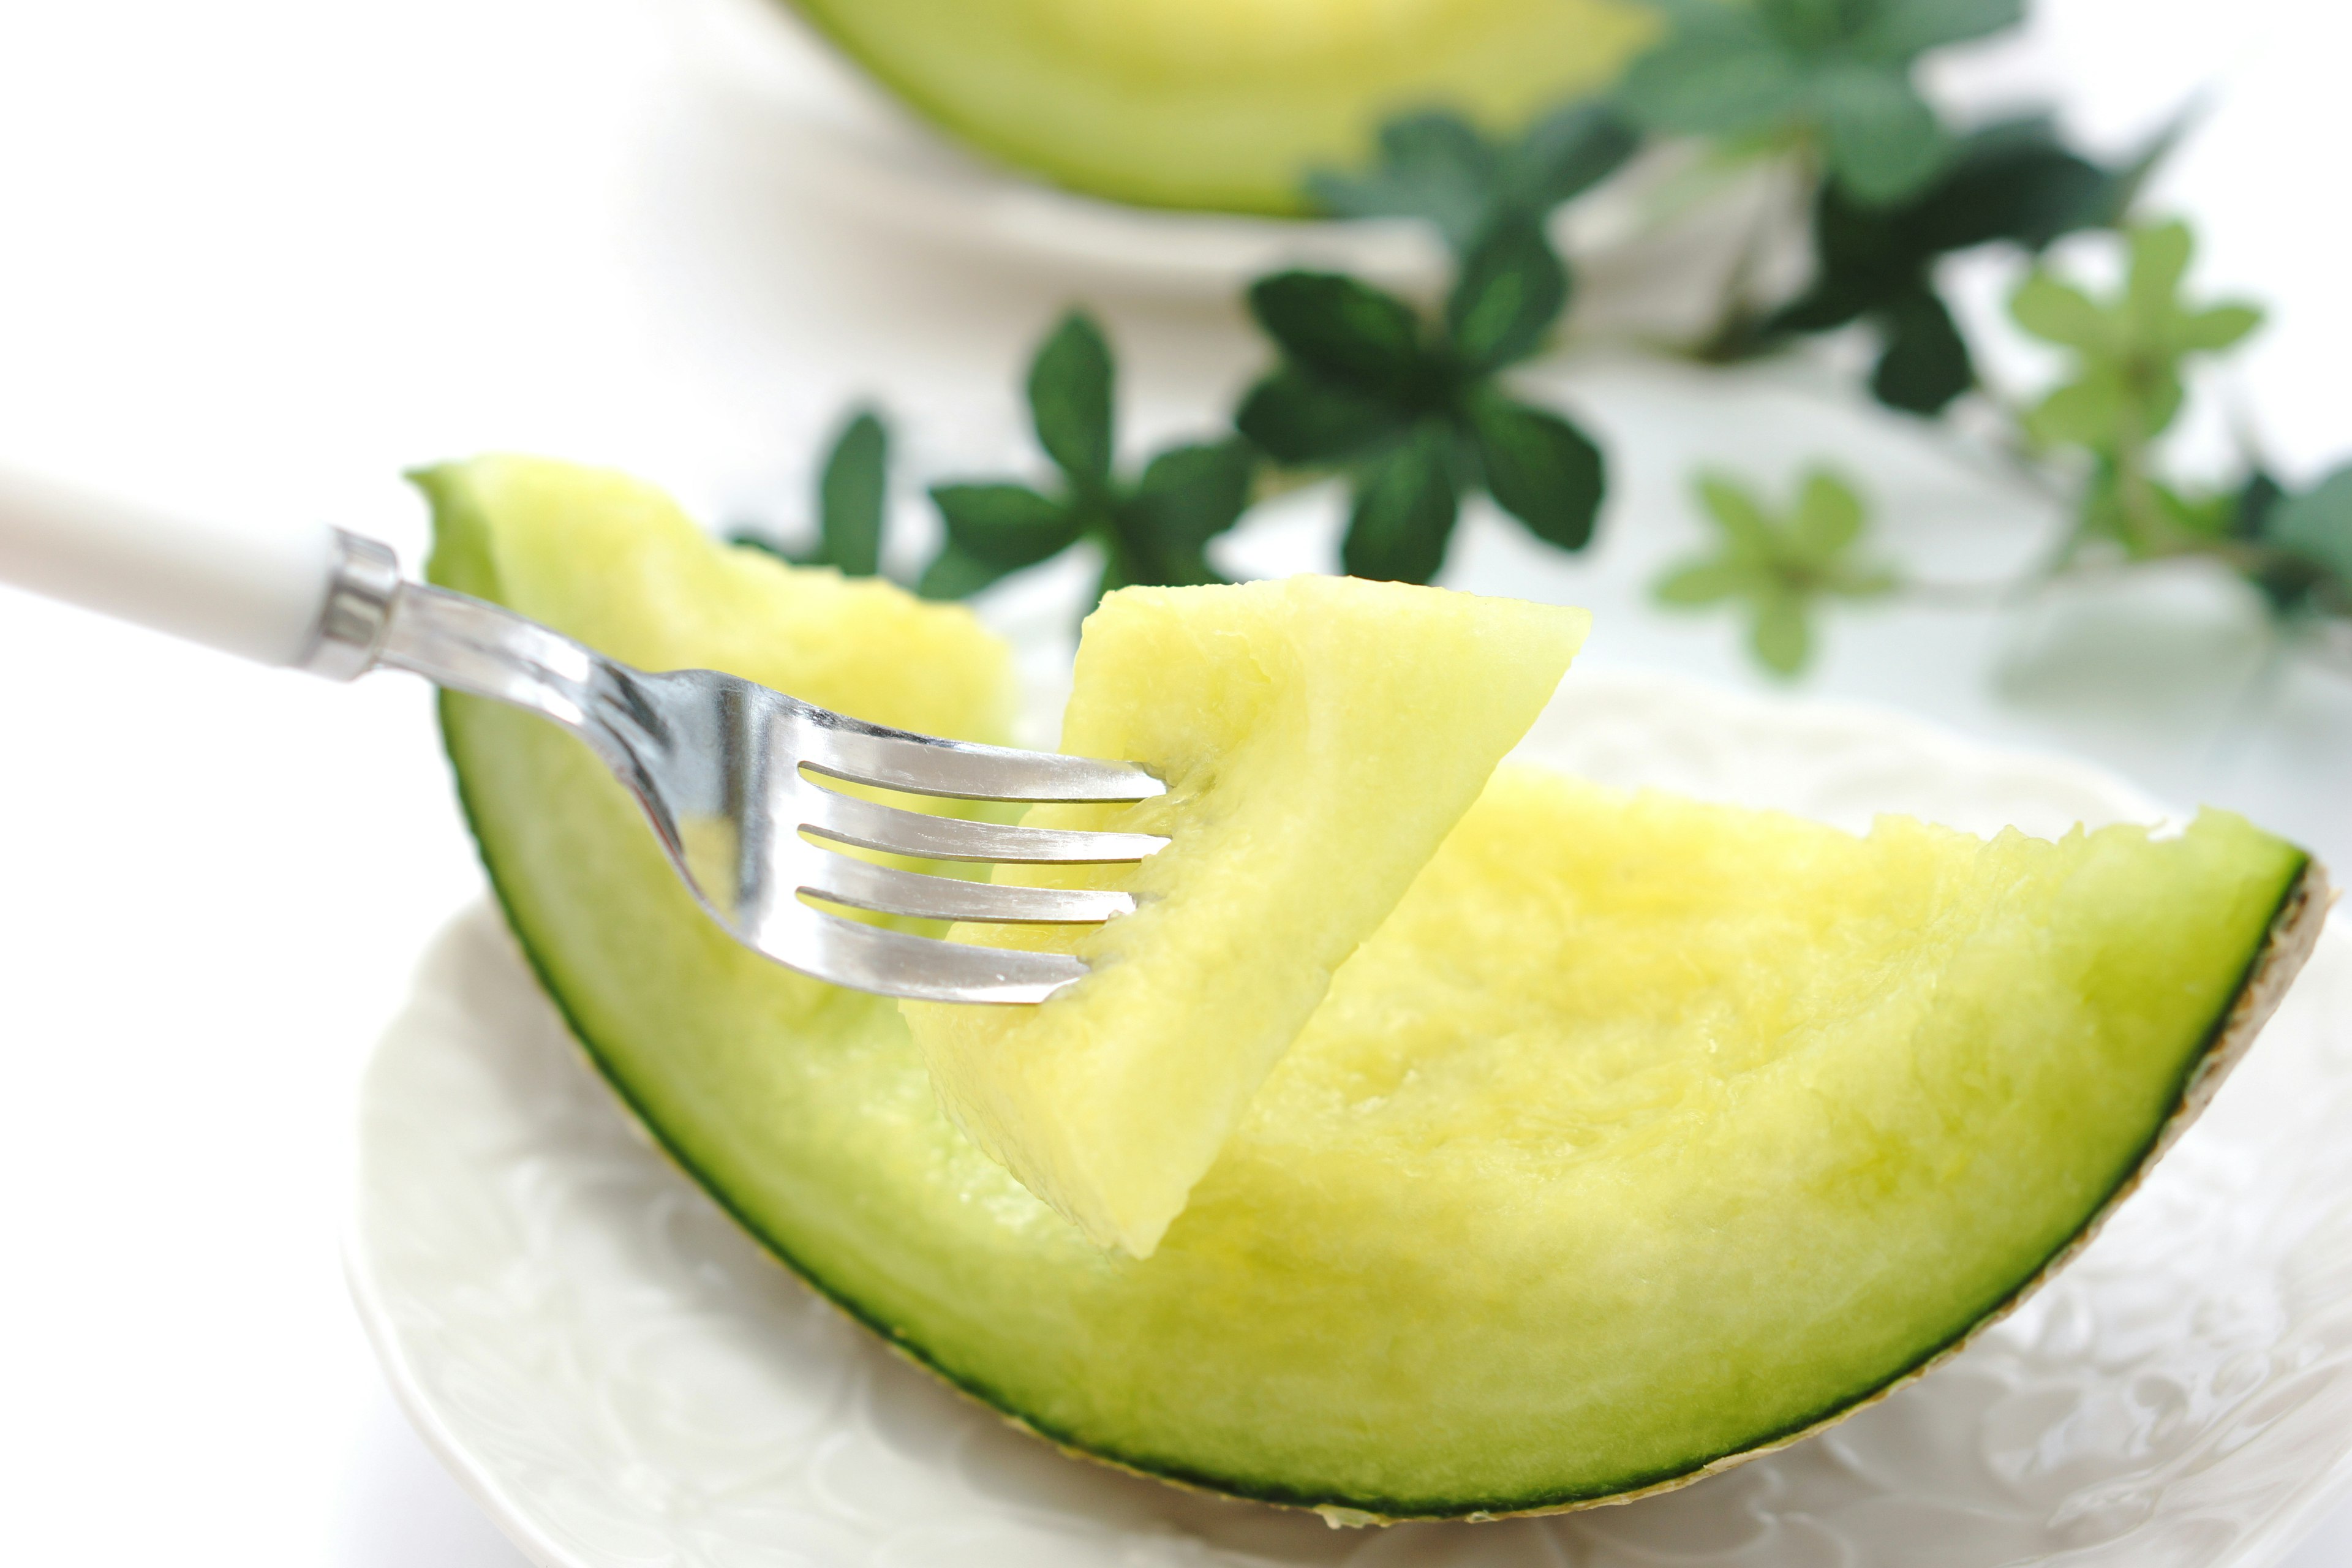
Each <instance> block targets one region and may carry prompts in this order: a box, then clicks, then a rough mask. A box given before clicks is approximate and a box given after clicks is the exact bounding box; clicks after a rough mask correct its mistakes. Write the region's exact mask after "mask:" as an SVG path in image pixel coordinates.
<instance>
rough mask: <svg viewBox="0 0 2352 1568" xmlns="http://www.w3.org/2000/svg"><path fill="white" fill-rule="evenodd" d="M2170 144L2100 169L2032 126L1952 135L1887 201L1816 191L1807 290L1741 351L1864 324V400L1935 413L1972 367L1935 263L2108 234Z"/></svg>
mask: <svg viewBox="0 0 2352 1568" xmlns="http://www.w3.org/2000/svg"><path fill="white" fill-rule="evenodd" d="M2168 140H2169V138H2168V137H2167V138H2159V140H2158V143H2157V145H2156V146H2155V147H2153V148H2151V149H2150V151H2149V152H2148V153H2147V154H2145V155H2144V156H2142V157H2141V158H2139V159H2137V160H2136V161H2135V162H2134V163H2131V164H2129V165H2127V166H2126V167H2124V168H2121V169H2108V168H2105V167H2103V166H2101V165H2100V164H2098V163H2094V162H2092V161H2091V160H2090V159H2088V158H2086V157H2084V156H2083V155H2082V154H2080V153H2075V152H2073V151H2071V150H2070V149H2068V148H2067V147H2066V146H2065V145H2064V144H2063V142H2061V141H2060V140H2059V138H2058V135H2057V132H2056V131H2055V129H2054V127H2053V125H2052V124H2051V122H2050V121H2048V120H2047V119H2046V118H2040V117H2037V118H2032V119H2026V120H2017V121H2006V122H2004V123H2001V124H1998V125H1991V126H1987V127H1985V128H1983V129H1981V130H1979V131H1976V132H1970V133H1969V134H1968V135H1966V136H1964V137H1961V138H1960V139H1959V140H1958V143H1957V146H1956V148H1955V150H1954V153H1953V154H1952V157H1951V159H1950V160H1949V162H1948V163H1947V164H1946V166H1945V167H1944V169H1943V171H1942V172H1941V173H1940V174H1937V175H1936V176H1935V178H1934V179H1933V180H1931V181H1930V182H1929V183H1928V184H1927V185H1925V186H1923V187H1922V188H1920V189H1919V190H1917V191H1916V192H1914V193H1913V194H1912V195H1908V196H1906V197H1904V198H1903V199H1901V200H1899V201H1896V202H1893V203H1888V204H1885V205H1868V204H1864V203H1862V202H1858V201H1856V200H1854V199H1853V197H1852V196H1850V195H1847V194H1846V193H1845V191H1844V190H1843V188H1842V187H1840V186H1839V185H1837V184H1830V183H1824V184H1822V188H1821V191H1820V193H1819V195H1817V197H1816V198H1815V200H1814V203H1813V218H1812V234H1813V253H1814V265H1815V271H1814V275H1813V279H1812V281H1811V284H1810V285H1809V286H1808V287H1807V288H1806V289H1805V290H1804V292H1803V293H1801V295H1799V296H1798V297H1797V298H1796V299H1794V300H1790V302H1789V303H1788V304H1786V305H1784V306H1782V307H1780V309H1778V310H1773V311H1771V312H1769V314H1767V315H1766V316H1765V317H1764V318H1763V319H1762V320H1761V321H1759V323H1757V326H1756V333H1757V336H1756V340H1755V342H1754V343H1753V344H1751V345H1748V346H1751V347H1756V346H1770V345H1772V344H1773V343H1776V342H1780V341H1785V339H1786V338H1787V337H1789V336H1790V335H1793V334H1797V333H1805V332H1823V331H1834V330H1835V329H1837V328H1840V327H1843V326H1845V325H1847V324H1849V323H1850V322H1853V321H1865V322H1867V323H1868V324H1869V325H1870V326H1871V327H1873V328H1874V329H1875V331H1877V333H1878V336H1879V344H1880V348H1879V354H1878V359H1877V363H1876V365H1875V367H1874V369H1873V371H1872V373H1871V377H1870V390H1871V393H1872V395H1874V396H1875V397H1876V398H1877V399H1878V401H1880V402H1881V403H1884V404H1885V405H1888V406H1889V407H1893V408H1900V409H1903V410H1905V411H1906V412H1908V413H1913V414H1929V415H1932V414H1938V413H1941V412H1942V411H1943V410H1944V408H1945V407H1946V406H1947V405H1949V404H1950V403H1951V401H1952V400H1953V399H1954V398H1956V397H1958V396H1959V395H1960V394H1962V393H1964V392H1966V391H1968V390H1969V388H1970V387H1972V386H1974V385H1975V384H1976V381H1977V370H1976V363H1975V359H1974V356H1973V355H1972V354H1971V353H1970V352H1969V345H1968V342H1967V341H1966V340H1965V339H1964V338H1963V337H1962V336H1961V333H1960V329H1959V327H1958V324H1957V323H1956V322H1955V321H1954V320H1953V317H1952V312H1951V310H1950V308H1949V307H1948V305H1947V304H1946V303H1945V301H1944V300H1943V297H1942V295H1941V294H1940V293H1939V292H1938V291H1937V282H1936V267H1937V263H1938V262H1940V261H1941V260H1942V259H1943V258H1946V257H1948V256H1953V255H1958V254H1959V253H1962V252H1965V251H1970V250H1974V249H1977V248H1978V247H1981V246H1986V245H1991V244H1995V243H1998V242H2007V243H2010V244H2012V245H2016V246H2019V247H2023V248H2024V249H2026V250H2028V251H2031V252H2034V253H2037V254H2038V253H2039V252H2041V251H2042V249H2044V248H2046V247H2048V246H2049V245H2050V244H2051V243H2052V242H2053V241H2054V240H2056V239H2058V238H2059V237H2062V236H2063V235H2068V234H2073V233H2075V232H2078V231H2080V230H2083V229H2087V228H2099V227H2106V226H2112V225H2114V224H2115V223H2116V222H2117V221H2119V220H2120V218H2121V217H2122V216H2123V214H2124V212H2125V210H2126V208H2127V207H2128V206H2129V205H2130V203H2131V198H2132V196H2133V195H2134V193H2135V192H2137V189H2138V188H2139V184H2140V182H2141V181H2142V180H2143V179H2144V178H2145V177H2146V175H2147V171H2148V169H2149V168H2150V167H2151V166H2152V165H2153V164H2154V163H2155V161H2156V159H2157V157H2158V155H2159V154H2160V153H2161V152H2162V150H2163V148H2164V147H2165V146H2166V145H2167V144H2168Z"/></svg>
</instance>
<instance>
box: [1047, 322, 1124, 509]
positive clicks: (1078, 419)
mask: <svg viewBox="0 0 2352 1568" xmlns="http://www.w3.org/2000/svg"><path fill="white" fill-rule="evenodd" d="M1112 374H1113V373H1112V369H1111V357H1110V345H1109V344H1108V343H1107V342H1104V341H1103V335H1102V329H1101V328H1099V327H1097V326H1096V325H1095V323H1094V321H1093V319H1092V318H1091V317H1088V316H1087V315H1086V314H1085V313H1084V312H1083V311H1078V310H1073V311H1071V312H1070V313H1069V314H1068V315H1066V316H1065V317H1063V318H1062V321H1061V324H1060V325H1058V326H1056V327H1055V329H1054V331H1053V333H1052V335H1050V336H1049V337H1047V338H1046V340H1045V342H1043V343H1041V344H1039V345H1038V349H1037V356H1036V358H1035V359H1034V360H1032V361H1031V362H1030V365H1029V413H1030V416H1031V418H1033V419H1034V421H1035V422H1036V426H1037V443H1038V445H1040V446H1042V447H1045V455H1046V456H1047V457H1049V458H1053V459H1054V461H1055V462H1056V463H1058V464H1059V465H1061V468H1062V471H1063V472H1064V473H1066V474H1067V475H1069V476H1070V479H1071V480H1072V482H1073V483H1076V484H1078V485H1081V486H1092V487H1097V488H1098V487H1100V486H1102V485H1105V484H1108V482H1109V480H1110V462H1111V447H1112V444H1113V434H1114V432H1113V424H1112V413H1111V379H1112Z"/></svg>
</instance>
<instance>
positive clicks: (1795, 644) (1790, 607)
mask: <svg viewBox="0 0 2352 1568" xmlns="http://www.w3.org/2000/svg"><path fill="white" fill-rule="evenodd" d="M1748 646H1749V647H1752V648H1754V649H1755V650H1756V657H1757V658H1758V659H1759V660H1760V661H1762V663H1763V665H1764V668H1767V669H1769V670H1771V671H1772V672H1773V673H1775V674H1777V675H1782V676H1792V675H1795V674H1796V673H1798V672H1799V671H1800V670H1801V669H1803V668H1805V665H1806V663H1807V661H1809V660H1810V659H1811V658H1812V654H1813V633H1812V628H1811V626H1808V625H1807V624H1806V620H1805V605H1804V602H1803V601H1802V600H1801V599H1799V598H1797V597H1795V596H1794V595H1788V594H1775V595H1771V596H1770V597H1769V598H1766V599H1764V600H1762V601H1761V602H1760V603H1759V604H1758V605H1757V606H1756V624H1755V626H1753V627H1752V628H1750V630H1749V632H1748Z"/></svg>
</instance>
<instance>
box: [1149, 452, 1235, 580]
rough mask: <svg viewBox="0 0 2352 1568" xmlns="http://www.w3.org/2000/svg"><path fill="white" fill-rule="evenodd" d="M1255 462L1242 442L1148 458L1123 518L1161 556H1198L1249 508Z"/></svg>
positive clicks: (1166, 453) (1165, 453)
mask: <svg viewBox="0 0 2352 1568" xmlns="http://www.w3.org/2000/svg"><path fill="white" fill-rule="evenodd" d="M1255 468H1256V459H1255V456H1254V455H1253V454H1252V453H1251V451H1250V449H1249V447H1247V446H1246V445H1245V444H1244V443H1243V442H1240V441H1219V442H1216V443H1214V444H1213V445H1203V446H1196V447H1171V448H1170V449H1168V450H1167V451H1165V452H1162V453H1160V455H1159V456H1158V457H1156V458H1152V459H1151V461H1150V464H1149V465H1148V466H1146V468H1144V470H1143V477H1142V478H1141V479H1139V480H1138V481H1137V483H1136V487H1135V493H1134V494H1133V495H1132V496H1131V497H1129V500H1128V503H1127V506H1126V508H1125V509H1124V510H1123V513H1122V516H1123V518H1124V519H1125V520H1126V521H1128V522H1129V529H1127V530H1125V531H1129V532H1131V533H1133V534H1134V535H1135V536H1137V537H1139V538H1145V539H1150V540H1151V541H1153V542H1155V544H1156V545H1157V547H1158V549H1159V550H1160V552H1169V553H1172V554H1182V553H1184V552H1190V553H1191V554H1192V555H1195V556H1197V555H1198V554H1199V553H1200V552H1201V549H1202V546H1203V545H1205V544H1207V543H1208V542H1209V541H1210V540H1211V539H1213V538H1214V537H1215V536H1216V535H1218V534H1220V533H1223V531H1225V530H1227V529H1229V528H1231V527H1232V526H1233V525H1234V522H1235V521H1236V520H1238V519H1239V518H1240V517H1241V515H1242V513H1243V511H1244V510H1246V509H1247V508H1248V506H1249V495H1250V479H1251V477H1252V473H1253V470H1254V469H1255Z"/></svg>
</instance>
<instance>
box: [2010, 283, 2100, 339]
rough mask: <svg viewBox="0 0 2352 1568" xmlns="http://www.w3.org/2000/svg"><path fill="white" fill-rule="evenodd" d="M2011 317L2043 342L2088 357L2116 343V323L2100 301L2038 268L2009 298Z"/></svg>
mask: <svg viewBox="0 0 2352 1568" xmlns="http://www.w3.org/2000/svg"><path fill="white" fill-rule="evenodd" d="M2009 315H2010V319H2011V321H2015V322H2016V323H2017V324H2018V325H2019V326H2020V327H2022V328H2023V329H2024V330H2025V331H2028V332H2031V333H2032V334H2033V335H2034V336H2035V337H2037V338H2040V339H2041V340H2042V342H2049V343H2057V344H2060V345H2061V346H2063V347H2065V348H2070V349H2080V350H2081V351H2083V352H2084V353H2102V352H2104V351H2105V349H2106V348H2107V346H2108V345H2109V344H2110V343H2112V342H2114V341H2115V323H2114V322H2113V321H2111V320H2109V318H2108V316H2107V313H2106V311H2105V310H2101V309H2100V308H2099V305H2098V302H2097V301H2096V300H2093V299H2092V298H2091V297H2090V296H2089V295H2088V294H2085V293H2084V292H2083V290H2081V289H2077V288H2075V287H2074V285H2073V284H2072V283H2068V282H2065V281H2063V279H2058V278H2055V277H2053V276H2052V275H2051V274H2050V273H2047V272H2044V271H2042V270H2040V269H2038V268H2037V269H2036V270H2035V271H2034V272H2033V273H2032V274H2031V275H2030V276H2029V277H2027V279H2025V281H2024V282H2022V283H2021V284H2019V285H2018V287H2017V292H2015V293H2014V294H2011V296H2010V297H2009Z"/></svg>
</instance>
